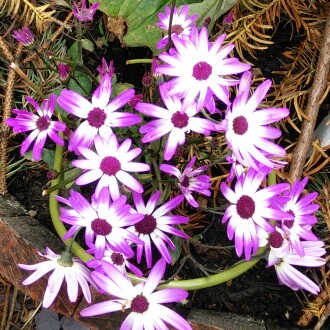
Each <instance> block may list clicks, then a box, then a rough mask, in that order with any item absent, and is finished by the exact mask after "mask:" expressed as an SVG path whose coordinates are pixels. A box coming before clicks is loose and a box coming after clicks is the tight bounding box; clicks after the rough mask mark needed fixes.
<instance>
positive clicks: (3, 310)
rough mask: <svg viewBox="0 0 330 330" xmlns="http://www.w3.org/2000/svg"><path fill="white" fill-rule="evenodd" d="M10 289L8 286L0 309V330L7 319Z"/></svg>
mask: <svg viewBox="0 0 330 330" xmlns="http://www.w3.org/2000/svg"><path fill="white" fill-rule="evenodd" d="M10 289H11V284H8V285H7V289H6V296H5V302H4V306H3V309H2V319H1V325H0V329H4V328H5V326H6V319H7V313H8V307H9V301H10Z"/></svg>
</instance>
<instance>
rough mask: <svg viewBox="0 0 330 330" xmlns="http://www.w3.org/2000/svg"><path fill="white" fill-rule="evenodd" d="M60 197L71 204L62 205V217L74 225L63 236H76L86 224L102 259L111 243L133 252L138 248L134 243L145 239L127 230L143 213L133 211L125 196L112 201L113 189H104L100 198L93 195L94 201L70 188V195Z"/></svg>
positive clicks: (87, 238)
mask: <svg viewBox="0 0 330 330" xmlns="http://www.w3.org/2000/svg"><path fill="white" fill-rule="evenodd" d="M56 198H57V200H58V201H59V202H61V203H63V204H65V205H67V206H68V208H67V207H61V208H60V219H61V220H62V221H63V222H65V223H67V224H69V225H71V226H72V227H71V228H70V229H69V230H68V232H67V234H66V235H65V236H64V237H63V239H68V238H70V237H72V236H74V235H75V233H76V232H77V231H78V230H79V229H80V228H81V227H84V228H85V241H86V245H87V246H94V247H95V249H94V251H93V252H94V254H95V256H96V258H98V259H101V258H102V257H103V256H104V255H105V250H106V248H107V247H110V248H111V249H112V250H114V251H116V252H120V253H123V254H125V255H127V256H132V255H133V254H134V252H133V250H132V248H131V246H130V243H135V244H143V242H142V240H141V239H139V238H138V237H137V236H136V235H134V234H132V233H131V232H130V231H128V230H126V227H127V226H132V225H134V224H135V223H137V222H138V221H140V220H141V219H142V218H143V216H142V215H140V214H131V213H130V206H129V205H128V204H126V197H125V196H121V197H120V198H118V199H116V200H115V201H113V202H111V199H110V195H109V190H108V189H103V190H102V191H101V192H100V195H99V196H98V198H96V197H95V196H93V198H92V202H91V203H90V202H88V201H87V200H86V199H85V197H83V196H82V195H81V194H80V193H78V192H76V191H74V190H70V197H69V198H68V199H65V198H63V197H60V196H56Z"/></svg>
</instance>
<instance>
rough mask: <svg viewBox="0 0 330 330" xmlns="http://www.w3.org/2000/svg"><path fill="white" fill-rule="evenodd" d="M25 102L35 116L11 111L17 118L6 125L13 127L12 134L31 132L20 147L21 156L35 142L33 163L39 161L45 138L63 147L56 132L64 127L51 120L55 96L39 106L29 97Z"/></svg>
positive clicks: (8, 120)
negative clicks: (35, 112)
mask: <svg viewBox="0 0 330 330" xmlns="http://www.w3.org/2000/svg"><path fill="white" fill-rule="evenodd" d="M26 100H27V102H28V103H30V104H31V105H32V106H33V107H34V108H35V109H36V110H37V114H34V113H32V112H29V111H26V110H20V109H13V111H12V112H13V113H14V114H16V115H17V117H16V118H9V119H7V120H6V124H7V125H8V126H11V127H13V132H14V133H23V132H28V131H32V132H31V133H30V134H29V135H28V137H27V138H26V139H25V140H24V141H23V143H22V145H21V155H24V154H25V153H26V152H27V150H28V149H29V147H30V145H31V144H32V142H33V141H34V140H35V142H34V146H33V149H32V156H33V159H34V160H35V161H39V160H40V158H41V153H42V149H43V147H44V145H45V142H46V139H47V136H49V137H50V138H51V139H52V140H53V141H54V142H55V143H56V144H59V145H61V146H63V145H64V141H63V139H62V138H61V137H60V136H59V135H58V132H63V131H64V130H65V128H66V126H65V124H64V123H62V122H59V121H54V120H52V119H51V118H52V115H53V112H54V109H55V106H56V96H55V94H51V95H50V96H49V99H45V100H44V101H43V103H42V105H41V106H40V105H39V104H38V103H37V102H36V101H35V100H34V99H33V98H31V97H29V96H26Z"/></svg>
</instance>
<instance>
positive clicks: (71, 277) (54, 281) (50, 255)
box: [18, 248, 96, 308]
mask: <svg viewBox="0 0 330 330" xmlns="http://www.w3.org/2000/svg"><path fill="white" fill-rule="evenodd" d="M38 254H39V255H40V256H42V257H45V258H46V259H48V260H47V261H43V262H40V263H37V264H35V265H22V264H18V266H19V267H20V268H22V269H26V270H34V271H35V272H34V273H33V274H31V275H30V276H29V277H28V278H26V279H25V280H24V281H23V284H24V285H29V284H32V283H34V282H35V281H37V280H38V279H39V278H41V277H42V276H44V275H45V274H47V273H48V272H50V271H53V273H52V274H51V275H50V276H49V279H48V285H47V288H46V291H45V295H44V298H43V307H45V308H48V307H49V306H50V305H51V304H52V303H53V301H54V300H55V298H56V296H57V295H58V292H59V291H60V288H61V286H62V283H63V280H64V279H65V281H66V283H67V293H68V297H69V299H70V301H71V302H75V301H76V300H77V297H78V291H79V290H78V289H79V286H80V287H81V290H82V292H83V294H84V297H85V299H86V300H87V302H88V303H90V302H91V301H92V300H91V293H90V290H89V284H91V285H92V286H93V287H96V285H95V283H94V281H93V279H92V277H91V274H90V270H89V269H88V268H87V267H86V266H85V265H84V264H83V263H82V262H81V261H80V259H78V258H76V257H73V256H72V253H71V252H67V251H65V252H63V253H62V255H59V254H56V253H54V252H53V251H52V250H51V249H50V248H46V254H42V253H41V252H38ZM88 283H89V284H88Z"/></svg>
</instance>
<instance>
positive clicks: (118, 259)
mask: <svg viewBox="0 0 330 330" xmlns="http://www.w3.org/2000/svg"><path fill="white" fill-rule="evenodd" d="M111 261H112V262H113V264H114V265H117V266H121V265H122V264H123V263H124V257H123V255H122V254H121V253H117V252H114V253H112V255H111Z"/></svg>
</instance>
